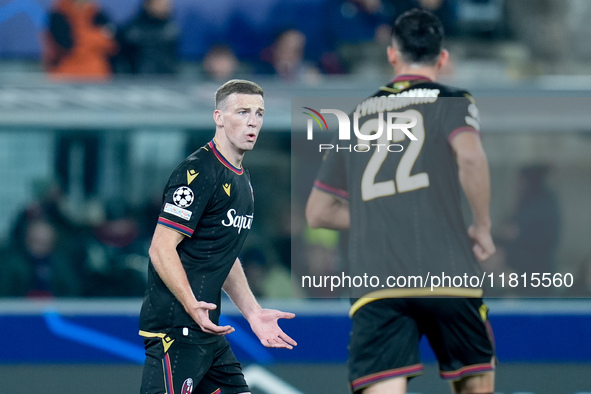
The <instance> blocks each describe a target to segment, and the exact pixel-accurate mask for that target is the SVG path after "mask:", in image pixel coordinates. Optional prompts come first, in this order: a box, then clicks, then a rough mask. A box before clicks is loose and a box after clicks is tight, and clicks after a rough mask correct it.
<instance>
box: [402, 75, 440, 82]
mask: <svg viewBox="0 0 591 394" xmlns="http://www.w3.org/2000/svg"><path fill="white" fill-rule="evenodd" d="M404 81H412V82H418V81H421V82H433V81H431V78H428V77H425V76H422V75H412V74H404V75H398V76H396V77H395V78H394V79H393V80H392V83H396V82H404Z"/></svg>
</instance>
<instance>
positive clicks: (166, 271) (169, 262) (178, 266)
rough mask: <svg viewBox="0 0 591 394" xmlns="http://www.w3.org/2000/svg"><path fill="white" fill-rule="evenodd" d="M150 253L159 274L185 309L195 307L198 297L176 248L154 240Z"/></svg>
mask: <svg viewBox="0 0 591 394" xmlns="http://www.w3.org/2000/svg"><path fill="white" fill-rule="evenodd" d="M149 255H150V260H151V261H152V264H153V265H154V268H155V269H156V272H157V273H158V276H159V277H160V279H162V281H163V282H164V284H166V286H167V287H168V289H169V290H170V291H171V292H172V294H174V296H175V297H176V298H177V300H179V302H180V303H181V304H182V305H183V307H184V308H185V309H190V308H192V307H194V305H195V304H196V303H197V299H196V298H195V294H194V293H193V290H192V289H191V285H190V284H189V279H188V278H187V274H186V272H185V269H184V268H183V264H182V263H181V260H180V258H179V256H178V254H177V251H176V248H174V249H172V250H171V249H170V248H167V247H163V246H161V245H154V242H153V243H152V246H151V247H150V251H149Z"/></svg>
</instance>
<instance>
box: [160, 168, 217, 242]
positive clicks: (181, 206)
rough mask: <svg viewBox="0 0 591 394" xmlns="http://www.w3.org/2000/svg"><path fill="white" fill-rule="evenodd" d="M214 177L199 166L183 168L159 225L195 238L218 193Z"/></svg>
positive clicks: (173, 180) (166, 197) (175, 175)
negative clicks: (210, 204)
mask: <svg viewBox="0 0 591 394" xmlns="http://www.w3.org/2000/svg"><path fill="white" fill-rule="evenodd" d="M214 183H215V179H214V173H213V171H211V170H208V168H206V167H205V166H202V167H201V168H200V166H199V164H198V162H194V161H189V162H186V163H183V164H181V165H180V166H179V167H178V168H177V169H176V170H175V171H174V172H173V173H172V175H171V176H170V179H169V181H168V184H167V186H166V190H165V191H164V199H163V203H162V209H161V212H160V216H159V217H158V224H160V225H162V226H165V227H168V228H170V229H172V230H175V231H178V232H179V233H181V234H183V235H185V236H187V237H191V236H192V235H193V232H194V231H195V229H196V228H197V223H199V219H200V218H201V216H202V215H203V212H204V211H205V209H206V207H207V205H208V203H209V200H210V198H211V196H212V194H213V191H214V186H213V185H214Z"/></svg>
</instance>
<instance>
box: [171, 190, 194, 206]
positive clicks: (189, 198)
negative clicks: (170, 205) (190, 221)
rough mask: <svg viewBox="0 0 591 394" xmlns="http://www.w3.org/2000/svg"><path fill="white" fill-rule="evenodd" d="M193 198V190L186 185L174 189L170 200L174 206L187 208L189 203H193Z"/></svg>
mask: <svg viewBox="0 0 591 394" xmlns="http://www.w3.org/2000/svg"><path fill="white" fill-rule="evenodd" d="M194 199H195V195H194V194H193V190H191V189H190V188H188V187H187V186H181V187H179V188H178V189H176V190H175V191H174V193H173V195H172V201H173V202H174V204H175V205H176V206H179V207H181V208H187V207H188V206H190V205H191V204H193V200H194Z"/></svg>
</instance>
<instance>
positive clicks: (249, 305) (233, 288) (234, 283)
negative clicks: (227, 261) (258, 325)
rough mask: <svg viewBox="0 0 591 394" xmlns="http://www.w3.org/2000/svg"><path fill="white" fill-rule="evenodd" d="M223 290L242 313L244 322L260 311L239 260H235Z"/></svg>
mask: <svg viewBox="0 0 591 394" xmlns="http://www.w3.org/2000/svg"><path fill="white" fill-rule="evenodd" d="M222 288H223V290H224V291H225V292H226V294H228V296H229V297H230V299H231V300H232V302H234V304H235V305H236V307H237V308H238V309H239V310H240V312H242V314H243V315H244V317H245V318H246V320H249V317H250V316H251V315H252V314H253V313H256V312H257V311H260V310H261V307H260V305H259V304H258V302H257V300H256V298H255V297H254V294H252V291H251V290H250V286H249V285H248V281H247V279H246V275H245V274H244V269H243V268H242V264H241V263H240V260H239V259H236V261H235V262H234V265H233V266H232V269H231V270H230V273H229V274H228V277H227V278H226V281H225V282H224V285H223V287H222Z"/></svg>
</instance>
